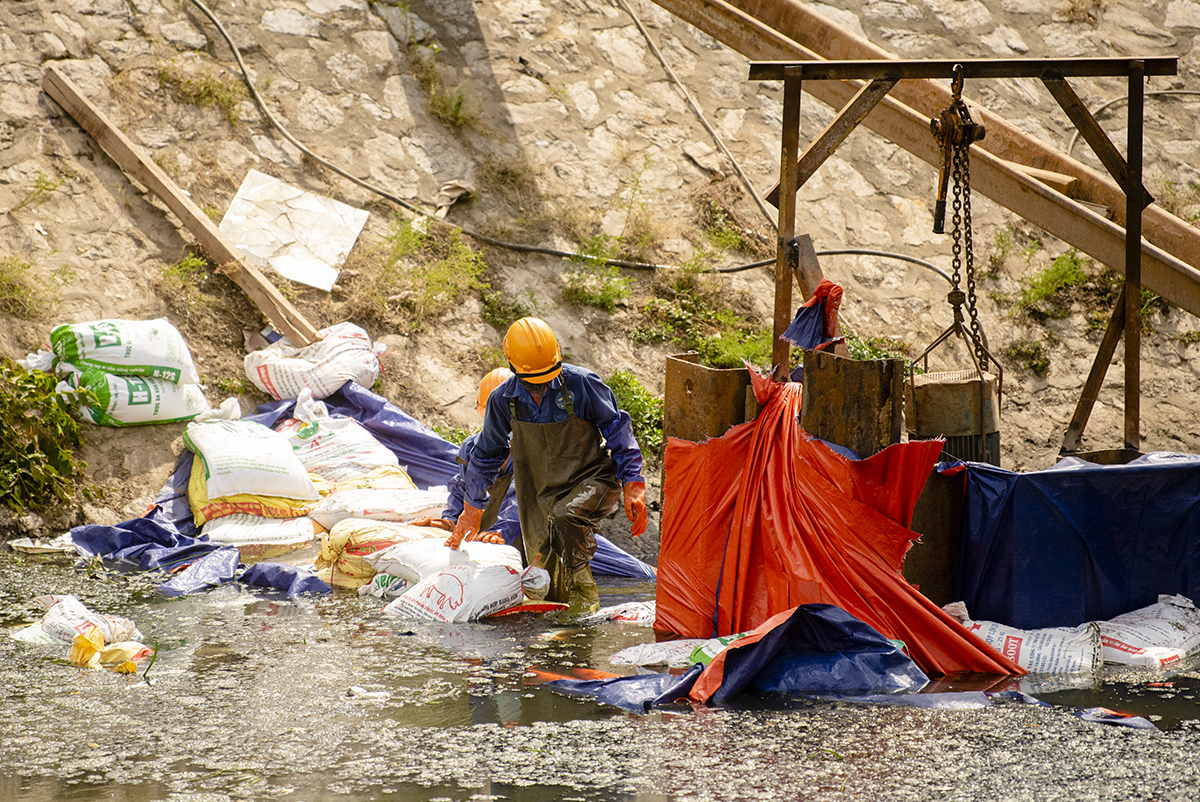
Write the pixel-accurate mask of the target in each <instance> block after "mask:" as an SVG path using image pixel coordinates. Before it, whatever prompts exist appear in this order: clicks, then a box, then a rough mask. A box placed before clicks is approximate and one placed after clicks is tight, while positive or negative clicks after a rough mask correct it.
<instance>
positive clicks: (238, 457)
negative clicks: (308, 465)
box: [183, 419, 320, 526]
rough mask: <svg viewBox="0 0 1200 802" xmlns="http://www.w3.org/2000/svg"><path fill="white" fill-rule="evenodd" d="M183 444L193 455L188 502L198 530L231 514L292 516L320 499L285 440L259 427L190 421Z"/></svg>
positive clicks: (249, 423) (248, 423)
mask: <svg viewBox="0 0 1200 802" xmlns="http://www.w3.org/2000/svg"><path fill="white" fill-rule="evenodd" d="M183 441H184V444H185V445H187V447H188V448H189V449H190V450H191V451H192V452H193V453H194V454H195V455H196V456H195V460H194V462H193V465H192V478H191V481H190V482H189V484H188V500H189V501H190V502H191V505H192V514H193V516H194V517H195V521H196V525H197V526H200V525H201V524H204V523H206V522H208V521H211V520H214V519H217V518H222V517H224V516H227V515H233V514H235V513H244V514H248V515H254V516H259V517H264V518H297V517H300V516H303V515H304V514H305V513H306V512H307V511H308V509H309V508H310V507H311V506H312V505H313V504H314V503H315V502H317V501H318V500H319V499H320V494H319V493H318V492H317V487H316V485H315V484H313V480H312V479H311V478H310V477H309V475H308V472H307V471H306V470H305V469H304V465H303V464H302V463H301V462H300V459H299V458H298V457H297V456H296V454H295V452H294V451H293V450H292V445H291V443H290V442H288V439H287V437H286V436H284V435H282V434H280V433H278V432H275V431H273V430H271V429H270V428H268V427H266V426H263V425H262V424H261V423H255V422H253V421H243V420H222V419H213V420H206V421H203V422H193V423H190V424H188V427H187V430H186V431H185V432H184V435H183Z"/></svg>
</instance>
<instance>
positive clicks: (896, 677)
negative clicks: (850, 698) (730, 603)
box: [692, 604, 929, 704]
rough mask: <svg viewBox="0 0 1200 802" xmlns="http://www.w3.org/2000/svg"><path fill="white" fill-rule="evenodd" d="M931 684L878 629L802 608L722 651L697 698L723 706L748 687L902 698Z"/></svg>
mask: <svg viewBox="0 0 1200 802" xmlns="http://www.w3.org/2000/svg"><path fill="white" fill-rule="evenodd" d="M928 682H929V677H927V676H926V675H925V673H924V672H922V671H921V669H919V668H918V667H917V664H916V663H914V662H913V661H912V659H911V658H909V656H908V655H906V654H904V652H902V651H900V649H899V648H898V647H897V646H896V644H894V643H892V641H890V640H888V639H887V638H885V637H884V636H883V635H881V634H880V633H879V632H878V631H877V630H876V629H875V628H874V627H872V626H870V625H869V624H865V623H863V622H862V621H860V620H859V619H857V618H855V617H854V616H852V615H850V613H848V612H846V611H845V610H843V609H842V608H840V607H836V606H834V605H832V604H802V605H800V606H798V607H796V608H795V609H793V610H791V611H787V612H783V613H780V614H779V615H776V616H774V617H772V618H771V619H768V620H767V621H766V622H764V623H763V625H762V626H761V627H759V628H758V629H756V630H754V632H753V633H751V634H750V635H748V636H747V637H744V638H740V639H738V640H736V641H734V642H733V643H731V644H730V645H729V646H728V647H727V648H726V649H725V650H724V651H723V652H720V653H719V654H718V655H717V656H716V657H715V658H713V660H712V661H711V662H710V663H709V664H708V666H707V667H706V668H705V670H704V674H703V675H702V676H701V677H700V678H699V679H698V680H697V682H696V687H695V688H693V691H692V698H693V699H695V700H696V701H704V702H707V701H711V702H715V703H717V704H720V703H722V702H724V701H725V700H726V699H729V698H730V697H732V696H735V695H737V694H738V693H740V692H741V691H743V690H746V689H754V690H758V691H766V692H772V693H790V694H795V693H823V692H836V693H850V692H859V693H900V692H904V691H918V690H920V689H921V688H922V687H924V686H925V685H926V684H927V683H928Z"/></svg>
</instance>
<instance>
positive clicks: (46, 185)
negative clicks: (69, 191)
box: [7, 172, 63, 214]
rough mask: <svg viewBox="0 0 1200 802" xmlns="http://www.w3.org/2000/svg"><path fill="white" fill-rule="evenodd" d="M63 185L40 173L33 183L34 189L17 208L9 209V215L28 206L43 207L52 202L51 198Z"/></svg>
mask: <svg viewBox="0 0 1200 802" xmlns="http://www.w3.org/2000/svg"><path fill="white" fill-rule="evenodd" d="M62 185H63V182H62V181H56V180H54V179H53V178H51V177H50V176H48V175H46V174H45V173H42V172H39V173H38V174H37V178H35V179H34V181H33V189H31V190H29V192H28V193H27V194H26V195H25V197H24V198H22V199H21V200H20V201H19V202H18V203H17V205H16V206H14V207H12V208H11V209H9V210H8V212H7V213H8V214H12V213H13V212H16V211H20V210H21V209H24V208H25V207H26V206H41V205H42V204H43V203H45V202H46V201H48V200H50V196H51V195H52V194H54V192H55V190H57V189H58V188H59V187H61V186H62Z"/></svg>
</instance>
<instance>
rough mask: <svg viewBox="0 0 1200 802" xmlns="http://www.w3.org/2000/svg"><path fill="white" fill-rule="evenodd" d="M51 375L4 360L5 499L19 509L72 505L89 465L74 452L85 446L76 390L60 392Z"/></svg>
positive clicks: (1, 453)
mask: <svg viewBox="0 0 1200 802" xmlns="http://www.w3.org/2000/svg"><path fill="white" fill-rule="evenodd" d="M57 384H58V379H56V378H55V377H54V376H53V375H52V374H49V373H42V372H41V371H36V370H34V371H29V370H25V369H23V368H21V367H20V366H19V365H17V364H16V363H14V362H13V361H12V360H11V359H8V358H7V357H4V358H3V359H0V420H3V421H4V422H5V424H4V426H0V504H4V505H5V506H6V507H9V508H10V509H13V510H16V511H18V512H24V511H25V510H27V509H28V510H32V511H34V512H44V511H46V510H47V509H49V508H51V507H53V506H56V505H60V504H70V503H71V502H73V501H74V499H75V494H76V492H77V491H79V492H81V493H82V495H83V496H84V497H85V498H91V497H92V495H93V493H92V491H91V489H90V488H89V487H86V486H83V487H81V486H80V483H81V480H82V479H83V477H84V470H85V469H86V468H87V464H86V463H84V462H82V461H81V460H79V459H76V457H75V450H76V449H78V448H80V447H81V446H82V445H83V437H82V435H81V434H80V430H79V422H78V421H77V420H76V419H75V418H74V417H73V416H72V414H71V412H72V409H73V408H74V407H75V405H76V403H78V400H79V396H78V394H76V393H71V394H68V395H59V394H57V393H55V390H54V388H55V386H56V385H57Z"/></svg>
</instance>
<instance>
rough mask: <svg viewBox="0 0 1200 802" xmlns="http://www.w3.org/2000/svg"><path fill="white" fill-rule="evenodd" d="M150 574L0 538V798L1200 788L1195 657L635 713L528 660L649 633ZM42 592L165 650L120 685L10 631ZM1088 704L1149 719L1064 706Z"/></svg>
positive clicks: (35, 612) (614, 583)
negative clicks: (856, 694) (905, 700)
mask: <svg viewBox="0 0 1200 802" xmlns="http://www.w3.org/2000/svg"><path fill="white" fill-rule="evenodd" d="M162 579H163V577H162V575H160V574H151V573H136V572H134V573H125V572H121V571H116V570H111V569H106V568H104V567H102V566H100V565H99V564H91V565H84V566H78V565H77V564H76V561H75V560H74V559H73V558H70V557H62V556H36V557H35V556H20V555H14V554H13V553H11V552H9V551H7V550H5V551H3V552H0V627H3V628H4V630H5V632H4V633H3V635H4V637H2V638H0V678H2V686H3V703H2V704H0V799H3V800H21V801H22V802H24V801H26V800H28V801H33V800H37V801H39V802H41V801H42V800H73V801H74V800H77V801H80V802H84V801H87V802H90V800H111V799H117V800H139V801H141V800H144V801H146V802H150V801H151V800H180V802H185V801H186V802H232V801H233V800H305V802H327V801H333V800H410V799H412V800H416V799H429V800H493V799H495V800H530V801H534V800H539V801H540V800H558V799H567V800H639V801H641V802H658V801H659V800H709V799H711V800H726V799H766V800H775V799H778V800H784V799H789V800H790V799H830V800H842V799H845V800H851V799H889V800H891V799H901V800H906V799H913V800H920V799H930V800H932V799H938V800H945V799H951V800H953V799H962V800H994V799H1001V798H1002V799H1009V800H1041V799H1113V800H1118V799H1120V800H1124V799H1160V800H1188V799H1194V798H1195V789H1196V788H1200V761H1197V760H1196V759H1195V754H1196V752H1197V750H1198V749H1200V705H1197V702H1196V698H1195V697H1196V695H1197V691H1198V689H1200V674H1198V673H1196V671H1195V670H1194V667H1193V670H1186V671H1176V672H1172V673H1170V674H1167V673H1163V672H1147V671H1132V670H1123V671H1111V672H1110V671H1106V672H1104V673H1102V674H1101V675H1099V676H1097V677H1090V676H1089V677H1087V678H1084V679H1075V680H1067V681H1059V682H1055V681H1051V680H1048V679H1046V678H1030V679H1028V680H1024V681H1023V683H1024V684H1023V685H1021V686H1020V687H1022V688H1024V689H1026V690H1028V691H1029V692H1031V693H1033V694H1034V695H1035V696H1037V697H1038V698H1040V699H1042V700H1045V701H1048V702H1052V705H1051V706H1038V705H1034V704H1028V703H1022V702H1020V701H1017V700H1015V699H1008V700H1003V701H996V702H995V703H993V704H990V705H988V706H978V707H967V708H965V709H921V708H910V707H895V706H882V705H875V704H860V703H853V702H847V701H832V700H822V699H811V698H804V697H767V696H755V695H750V696H746V697H741V698H739V699H737V700H736V701H735V703H733V704H729V705H726V706H723V707H705V706H694V707H693V706H690V705H686V704H676V705H672V706H669V707H666V708H661V709H655V710H653V711H651V712H650V713H647V714H644V715H642V714H635V713H629V712H626V711H622V710H619V709H617V708H613V707H608V706H605V705H602V704H599V703H596V702H594V701H590V700H588V699H583V698H577V697H567V696H563V695H560V694H558V693H555V692H554V691H552V690H551V689H550V688H548V687H547V686H545V685H543V684H540V683H541V680H542V679H543V677H544V674H542V673H540V672H539V671H531V669H541V670H542V671H544V672H550V673H557V674H562V675H566V676H583V677H586V676H589V675H590V673H589V672H592V671H601V672H610V673H614V674H631V673H635V672H637V671H645V670H646V669H637V668H633V667H631V666H626V665H614V664H613V662H612V661H611V658H612V656H613V655H614V654H616V653H617V652H618V651H620V650H621V649H624V648H626V647H628V646H632V645H636V644H641V643H650V642H653V641H654V639H655V634H654V633H653V631H652V630H650V629H649V628H646V627H641V626H636V625H629V624H619V623H614V622H605V623H601V624H598V625H595V626H591V627H560V626H558V625H557V624H556V623H555V622H554V621H553V620H551V619H548V618H546V617H544V616H542V615H535V614H525V615H519V616H509V617H505V618H499V619H493V620H490V621H486V622H478V623H468V624H454V625H443V624H433V623H428V622H417V621H407V620H404V619H400V618H394V617H392V616H390V615H385V614H383V613H382V612H381V607H382V606H383V605H382V603H381V602H380V601H379V600H377V599H367V598H364V597H359V596H356V595H354V594H353V593H345V592H335V593H334V594H333V595H330V596H325V597H302V598H299V599H295V600H288V599H286V598H283V597H282V596H280V595H278V594H271V593H258V592H248V591H247V590H246V589H245V588H243V587H240V586H224V587H221V588H217V589H215V590H213V591H211V592H209V593H205V594H197V595H193V596H186V597H182V598H164V597H161V596H159V595H158V594H157V593H156V592H155V591H154V585H155V584H156V583H158V582H160V581H162ZM601 592H602V596H601V603H602V605H605V606H608V605H613V604H618V603H622V602H626V601H648V600H651V599H653V598H654V586H653V585H652V584H638V583H633V582H631V581H629V580H611V579H605V580H601ZM47 593H55V594H73V595H75V596H77V597H78V598H79V599H80V600H81V601H83V602H84V603H85V604H86V605H87V606H88V607H89V608H90V609H92V610H93V611H95V612H100V613H106V614H110V615H118V616H123V617H126V618H130V619H132V620H133V621H134V622H136V624H137V626H138V628H139V629H140V630H141V632H142V634H143V640H144V641H145V643H147V644H149V645H151V646H152V647H155V648H156V650H157V651H156V655H155V656H154V657H153V658H151V659H148V660H143V661H142V662H141V663H139V664H138V668H137V671H136V673H133V674H124V675H123V674H117V673H114V672H112V671H103V670H93V669H87V668H79V667H75V666H72V665H70V664H69V663H68V662H67V659H66V651H67V650H66V648H65V647H63V646H58V645H39V644H30V643H23V642H18V641H16V640H13V639H12V638H11V637H10V636H9V635H8V633H10V632H12V631H14V630H16V629H18V628H20V627H23V626H26V625H28V624H30V623H34V622H36V621H38V620H40V617H41V614H42V612H41V609H40V608H39V607H38V605H36V604H34V603H33V602H32V601H31V600H32V599H33V598H34V597H36V596H38V595H42V594H47ZM151 660H152V662H151ZM147 667H148V668H147ZM659 670H665V669H661V668H660V669H659ZM966 684H969V683H966ZM966 684H961V683H960V687H966ZM977 684H978V683H977ZM1094 706H1104V707H1109V708H1112V709H1115V710H1118V711H1120V712H1126V713H1132V714H1136V715H1141V716H1146V717H1147V718H1149V719H1150V720H1151V721H1153V722H1154V723H1155V725H1156V729H1154V730H1134V729H1130V728H1126V727H1118V726H1111V725H1105V724H1098V723H1092V722H1089V721H1085V720H1083V719H1081V718H1079V717H1078V716H1077V715H1075V712H1076V711H1077V710H1078V709H1079V708H1082V707H1094Z"/></svg>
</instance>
